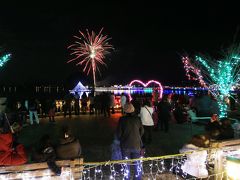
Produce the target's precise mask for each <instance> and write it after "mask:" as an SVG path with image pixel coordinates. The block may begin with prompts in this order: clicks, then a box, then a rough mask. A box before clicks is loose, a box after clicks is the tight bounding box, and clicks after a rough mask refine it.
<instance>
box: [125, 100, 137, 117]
mask: <svg viewBox="0 0 240 180" xmlns="http://www.w3.org/2000/svg"><path fill="white" fill-rule="evenodd" d="M123 111H124V112H125V113H126V114H131V113H133V112H134V111H135V108H134V106H133V105H132V103H130V102H128V103H126V104H125V105H124V107H123Z"/></svg>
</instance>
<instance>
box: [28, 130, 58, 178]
mask: <svg viewBox="0 0 240 180" xmlns="http://www.w3.org/2000/svg"><path fill="white" fill-rule="evenodd" d="M32 160H33V161H36V162H47V165H48V168H49V169H50V170H51V171H52V172H54V173H55V174H56V175H58V176H60V175H61V171H62V169H61V167H59V166H58V165H57V164H56V162H55V160H56V152H55V149H54V148H53V145H52V142H51V140H50V136H49V135H48V134H45V135H43V136H42V137H41V138H40V140H39V142H38V147H34V148H33V149H32Z"/></svg>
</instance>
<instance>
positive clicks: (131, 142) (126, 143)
mask: <svg viewBox="0 0 240 180" xmlns="http://www.w3.org/2000/svg"><path fill="white" fill-rule="evenodd" d="M123 110H124V112H125V113H126V115H124V116H122V117H120V119H119V123H118V127H117V137H118V139H119V140H120V146H121V151H122V157H123V158H124V159H136V158H140V156H141V155H140V151H141V146H142V141H141V137H142V135H143V133H144V129H143V126H142V122H141V120H140V118H139V117H138V116H136V115H134V114H133V113H134V110H135V109H134V106H133V105H132V104H131V103H126V104H125V105H124V108H123ZM124 170H125V173H124V174H125V177H124V178H125V179H130V170H129V166H125V168H124ZM141 176H142V172H141V167H140V162H139V161H138V162H136V163H135V165H134V179H141Z"/></svg>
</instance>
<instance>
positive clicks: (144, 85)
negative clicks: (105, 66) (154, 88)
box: [129, 79, 163, 101]
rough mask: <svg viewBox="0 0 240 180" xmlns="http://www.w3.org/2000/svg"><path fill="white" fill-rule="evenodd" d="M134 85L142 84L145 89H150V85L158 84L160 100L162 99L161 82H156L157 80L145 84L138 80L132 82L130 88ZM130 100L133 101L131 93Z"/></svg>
mask: <svg viewBox="0 0 240 180" xmlns="http://www.w3.org/2000/svg"><path fill="white" fill-rule="evenodd" d="M134 83H138V84H141V85H142V86H143V87H148V85H149V84H152V83H154V84H157V85H158V86H159V89H158V92H159V99H161V98H162V94H163V87H162V85H161V83H160V82H158V81H155V80H150V81H148V82H147V83H144V82H142V81H141V80H137V79H135V80H133V81H131V82H130V84H129V86H130V87H131V86H132V85H133V84H134ZM129 100H130V101H131V100H132V96H131V93H130V91H129Z"/></svg>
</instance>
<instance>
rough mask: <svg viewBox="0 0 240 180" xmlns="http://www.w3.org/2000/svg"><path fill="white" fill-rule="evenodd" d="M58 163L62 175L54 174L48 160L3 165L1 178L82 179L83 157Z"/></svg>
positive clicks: (0, 170) (0, 169)
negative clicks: (17, 164)
mask: <svg viewBox="0 0 240 180" xmlns="http://www.w3.org/2000/svg"><path fill="white" fill-rule="evenodd" d="M56 164H57V165H58V166H59V167H61V168H62V173H61V175H60V176H57V175H56V174H54V173H53V172H52V171H51V170H50V169H49V168H48V165H47V163H46V162H43V163H31V164H23V165H19V166H1V167H0V179H26V178H29V179H32V178H43V177H44V178H46V177H49V178H51V179H53V180H55V179H56V180H57V179H66V180H70V179H81V177H82V172H83V159H82V158H78V159H74V160H61V161H56Z"/></svg>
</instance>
